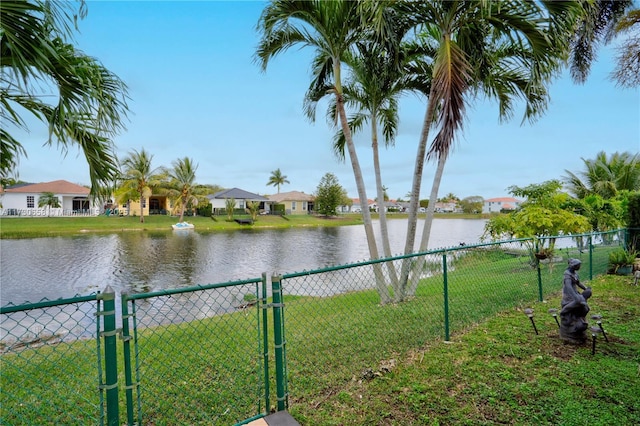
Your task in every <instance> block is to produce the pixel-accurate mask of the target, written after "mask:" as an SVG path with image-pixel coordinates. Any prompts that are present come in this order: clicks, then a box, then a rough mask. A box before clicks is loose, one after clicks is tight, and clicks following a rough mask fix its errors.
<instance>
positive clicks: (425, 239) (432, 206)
mask: <svg viewBox="0 0 640 426" xmlns="http://www.w3.org/2000/svg"><path fill="white" fill-rule="evenodd" d="M446 162H447V157H446V156H445V155H443V154H439V156H438V167H437V168H436V174H435V176H434V177H433V183H432V184H431V195H429V205H428V206H427V217H426V218H425V220H424V228H423V229H422V239H421V241H420V252H424V251H427V247H428V246H429V236H430V235H431V225H432V223H433V215H434V213H435V210H436V200H437V199H438V190H439V189H440V181H441V180H442V174H443V172H444V165H445V163H446Z"/></svg>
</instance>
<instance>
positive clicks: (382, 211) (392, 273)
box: [371, 111, 398, 294]
mask: <svg viewBox="0 0 640 426" xmlns="http://www.w3.org/2000/svg"><path fill="white" fill-rule="evenodd" d="M371 116H372V120H371V148H372V150H373V169H374V172H375V175H376V191H377V197H378V215H379V221H380V239H381V241H382V250H383V253H384V256H385V257H391V256H393V255H392V253H391V244H390V243H389V230H388V228H387V211H386V207H385V199H384V188H383V186H382V174H381V172H380V155H379V152H378V125H377V122H376V120H375V117H376V116H377V114H376V111H372V113H371ZM386 265H387V268H388V270H389V277H390V279H391V284H392V286H393V292H394V294H396V293H397V292H398V288H397V286H398V274H397V273H396V268H395V265H394V263H393V262H387V264H386Z"/></svg>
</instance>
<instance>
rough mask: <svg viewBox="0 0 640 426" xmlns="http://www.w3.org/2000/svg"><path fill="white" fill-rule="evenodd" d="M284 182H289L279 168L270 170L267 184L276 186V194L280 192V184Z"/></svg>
mask: <svg viewBox="0 0 640 426" xmlns="http://www.w3.org/2000/svg"><path fill="white" fill-rule="evenodd" d="M285 183H290V182H289V181H288V180H287V177H286V176H285V175H283V174H282V172H281V171H280V169H276V170H274V171H272V172H271V176H269V182H267V185H270V186H275V187H277V188H278V194H279V193H280V185H284V184H285Z"/></svg>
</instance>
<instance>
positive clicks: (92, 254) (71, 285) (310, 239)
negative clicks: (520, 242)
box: [0, 219, 486, 306]
mask: <svg viewBox="0 0 640 426" xmlns="http://www.w3.org/2000/svg"><path fill="white" fill-rule="evenodd" d="M485 222H486V221H485V220H477V219H435V220H434V223H433V226H432V230H431V238H430V244H429V248H430V249H432V248H443V247H451V246H457V245H459V244H460V243H466V244H473V243H477V242H479V239H480V236H481V235H482V233H483V230H484V224H485ZM423 223H424V222H423V221H422V220H420V221H419V226H418V234H417V239H418V240H419V239H420V236H421V235H422V225H423ZM374 225H375V227H376V228H377V222H376V223H374ZM388 227H389V234H390V240H391V248H392V252H393V253H394V254H401V253H402V252H403V250H404V242H405V236H406V228H407V221H406V220H402V219H395V220H390V221H389V222H388ZM0 245H1V247H0V248H1V250H0V305H1V306H5V305H7V304H8V303H14V304H20V303H24V302H25V301H28V302H36V301H39V300H41V299H43V298H47V299H49V300H51V299H58V298H67V297H73V296H75V295H86V294H89V293H94V292H96V291H101V290H103V289H104V288H105V287H106V286H107V285H110V286H111V287H112V288H113V289H114V290H115V291H116V292H117V293H119V292H120V291H122V290H129V289H131V290H134V291H136V292H140V291H144V292H147V291H156V290H160V289H169V288H180V287H189V286H193V285H197V284H212V283H222V282H227V281H232V280H241V279H247V278H256V277H260V276H261V274H262V273H263V272H267V273H268V274H269V276H270V275H271V274H272V273H274V272H279V273H291V272H300V271H304V270H311V269H319V268H323V267H326V266H333V265H343V264H348V263H353V262H358V261H363V260H367V259H369V252H368V247H367V243H366V238H365V233H364V227H363V226H362V225H356V226H340V227H331V228H322V227H320V228H291V229H243V230H237V231H230V232H224V233H207V234H200V233H198V232H197V231H195V232H194V231H178V232H172V233H167V232H158V233H153V232H123V233H117V234H110V235H82V236H74V237H54V238H32V239H17V240H11V239H9V240H2V241H0ZM378 249H379V251H380V253H381V254H382V248H381V247H380V245H379V248H378Z"/></svg>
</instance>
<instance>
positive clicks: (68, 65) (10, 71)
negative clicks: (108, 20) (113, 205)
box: [0, 0, 128, 194]
mask: <svg viewBox="0 0 640 426" xmlns="http://www.w3.org/2000/svg"><path fill="white" fill-rule="evenodd" d="M72 5H73V3H72V2H50V1H44V0H27V1H24V0H20V1H17V0H3V1H2V2H0V55H1V57H2V73H0V99H2V102H1V104H2V107H1V108H0V119H1V120H2V122H3V123H4V125H3V126H2V128H0V142H1V144H0V145H1V149H0V158H1V160H0V175H2V177H6V176H9V175H10V174H11V172H12V169H15V167H16V166H17V164H18V160H19V158H20V157H21V156H26V150H25V148H24V147H23V146H22V144H21V143H20V141H19V140H17V139H16V138H15V137H13V136H12V135H11V134H10V133H9V132H8V131H7V130H6V129H7V128H10V127H9V125H11V126H14V127H15V128H18V129H24V130H29V129H28V119H27V118H26V117H24V114H25V113H29V114H31V115H33V116H34V117H36V118H37V119H38V120H40V121H42V122H44V123H45V124H46V125H47V126H48V129H49V140H48V143H49V144H53V143H54V142H57V143H58V144H60V146H61V147H62V150H63V151H65V152H66V151H67V149H68V147H69V145H70V144H77V145H78V146H79V147H80V149H81V150H82V151H83V152H84V155H85V158H86V159H87V163H88V165H89V174H90V178H91V185H92V187H91V191H92V194H96V192H97V191H98V190H99V188H100V187H102V186H109V184H110V182H113V181H114V179H115V178H116V176H117V172H118V167H117V161H116V156H115V153H114V149H113V148H114V146H113V142H112V141H111V139H110V138H111V137H113V136H114V135H116V134H118V133H119V131H120V130H122V128H123V125H122V122H123V120H124V119H125V117H126V114H127V112H128V106H127V103H126V100H127V87H126V85H125V84H124V83H123V82H122V81H121V80H120V79H119V78H118V77H117V76H116V75H115V74H113V73H111V72H110V71H109V70H107V69H106V68H105V67H103V66H102V65H101V64H100V62H98V61H97V60H96V59H94V58H91V57H90V56H87V55H85V54H84V53H82V52H80V51H78V50H76V49H75V48H74V47H73V45H72V44H70V43H69V42H68V40H69V39H71V38H72V35H73V33H72V30H71V29H72V28H73V24H72V23H74V22H75V19H76V17H77V16H80V17H81V18H83V17H84V16H85V15H86V5H85V3H84V1H81V2H80V8H79V11H78V12H77V13H76V11H75V10H73V6H72ZM44 81H46V83H47V85H53V87H54V90H53V91H52V93H51V94H49V93H45V94H43V93H40V92H41V91H38V90H37V89H36V88H40V87H42V86H43V85H42V84H40V83H41V82H44ZM34 83H35V84H34ZM50 99H55V100H56V103H51V102H50V101H49V100H50Z"/></svg>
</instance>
